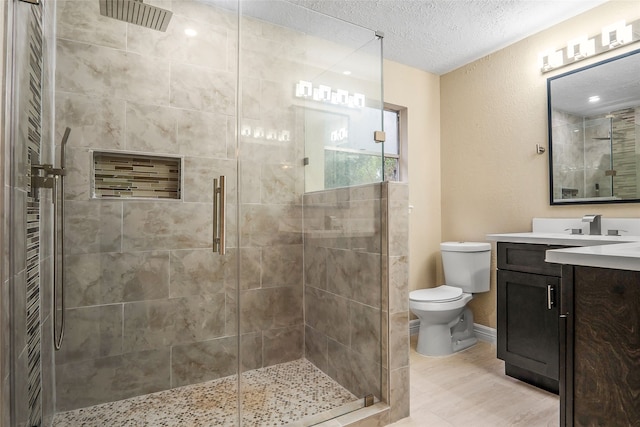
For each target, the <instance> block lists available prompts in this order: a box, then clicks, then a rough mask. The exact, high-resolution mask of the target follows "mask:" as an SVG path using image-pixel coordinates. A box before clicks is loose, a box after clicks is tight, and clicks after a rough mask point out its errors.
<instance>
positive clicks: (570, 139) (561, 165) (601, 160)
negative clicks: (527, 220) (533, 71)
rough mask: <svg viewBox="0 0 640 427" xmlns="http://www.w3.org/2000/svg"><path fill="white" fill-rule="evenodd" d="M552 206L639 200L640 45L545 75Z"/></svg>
mask: <svg viewBox="0 0 640 427" xmlns="http://www.w3.org/2000/svg"><path fill="white" fill-rule="evenodd" d="M547 99H548V112H549V124H548V125H549V175H550V179H549V181H550V199H551V204H552V205H561V204H575V203H582V204H589V203H629V202H632V203H638V202H640V49H639V50H635V51H632V52H629V53H627V54H624V55H620V56H617V57H615V58H612V59H608V60H605V61H601V62H598V63H595V64H593V65H590V66H587V67H583V68H580V69H577V70H575V71H570V72H568V73H564V74H561V75H558V76H555V77H551V78H549V79H548V80H547Z"/></svg>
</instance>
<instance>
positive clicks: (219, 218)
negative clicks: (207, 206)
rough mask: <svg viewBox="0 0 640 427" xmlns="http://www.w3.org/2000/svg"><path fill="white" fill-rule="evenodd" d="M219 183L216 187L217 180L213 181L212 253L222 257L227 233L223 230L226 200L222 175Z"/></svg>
mask: <svg viewBox="0 0 640 427" xmlns="http://www.w3.org/2000/svg"><path fill="white" fill-rule="evenodd" d="M219 182H220V185H218V178H214V179H213V252H218V253H219V254H220V255H224V254H226V253H227V244H226V240H227V233H226V230H225V228H226V227H225V211H226V207H227V199H226V192H225V176H224V175H220V181H219Z"/></svg>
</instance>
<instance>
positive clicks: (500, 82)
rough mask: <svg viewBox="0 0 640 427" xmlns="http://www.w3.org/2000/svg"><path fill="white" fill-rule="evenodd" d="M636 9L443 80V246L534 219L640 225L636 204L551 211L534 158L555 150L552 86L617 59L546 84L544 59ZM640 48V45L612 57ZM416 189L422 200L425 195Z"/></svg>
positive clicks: (479, 303) (590, 20)
mask: <svg viewBox="0 0 640 427" xmlns="http://www.w3.org/2000/svg"><path fill="white" fill-rule="evenodd" d="M638 4H639V3H638V1H637V0H635V1H612V2H608V3H605V4H603V5H602V6H599V7H597V8H595V9H593V10H591V11H588V12H586V13H584V14H582V15H579V16H577V17H575V18H573V19H571V20H568V21H565V22H564V23H561V24H558V25H556V26H554V27H552V28H550V29H548V30H545V31H543V32H540V33H538V34H536V35H534V36H532V37H529V38H527V39H525V40H523V41H521V42H519V43H516V44H514V45H511V46H509V47H507V48H505V49H503V50H500V51H498V52H496V53H494V54H492V55H489V56H487V57H485V58H482V59H480V60H478V61H476V62H473V63H471V64H469V65H467V66H464V67H462V68H459V69H457V70H455V71H452V72H450V73H448V74H446V75H443V76H442V77H441V81H440V85H441V93H440V96H441V100H442V102H441V111H440V114H441V131H442V142H441V153H442V165H441V167H442V239H443V240H477V241H483V240H485V235H486V234H488V233H496V232H500V233H506V232H517V231H527V230H530V229H531V218H532V217H580V216H582V215H584V214H587V213H599V214H602V215H604V216H605V217H638V216H640V205H638V204H626V205H624V204H618V205H592V206H588V205H582V206H550V205H549V201H548V199H549V189H548V185H549V184H548V175H549V168H548V163H547V156H546V155H537V154H536V152H535V145H536V144H542V145H544V146H546V145H547V104H546V102H547V95H546V80H547V77H550V76H552V75H557V74H560V73H563V72H566V71H569V70H570V69H572V68H578V67H581V66H584V65H587V64H588V63H592V62H595V61H599V60H602V59H605V58H606V57H607V56H612V54H604V55H600V56H598V57H596V58H595V59H591V60H585V61H582V62H580V63H579V64H578V65H577V66H572V67H565V68H562V69H560V70H556V71H555V72H553V73H549V74H545V75H542V74H541V73H540V71H539V65H538V53H539V52H542V51H545V50H547V49H549V48H560V47H562V46H563V44H565V43H566V42H567V40H570V39H572V38H575V37H577V36H580V35H581V34H588V35H589V36H593V35H595V34H597V33H598V32H599V31H601V28H602V27H603V26H605V25H608V24H611V23H613V22H616V21H618V20H621V19H626V20H627V21H628V22H629V21H633V20H635V19H638V18H640V7H638ZM634 48H635V49H637V48H640V44H636V45H635V46H631V47H625V48H621V49H618V50H616V51H615V53H614V54H615V55H617V54H620V53H622V52H624V51H629V50H633V49H634ZM411 184H412V185H413V187H412V188H413V189H414V190H416V186H418V187H419V186H420V185H419V184H418V183H416V182H415V181H412V182H411ZM434 200H435V199H434ZM434 243H435V242H434ZM412 248H413V247H412ZM412 261H413V260H412ZM493 267H494V269H495V246H494V254H493ZM492 276H493V277H492V284H491V292H489V293H487V294H482V295H479V296H477V297H476V299H475V300H474V301H473V302H472V303H471V304H472V305H471V307H472V309H473V311H474V313H475V321H476V323H481V324H483V325H487V326H490V327H495V326H496V294H495V290H496V286H495V270H494V273H493V274H492Z"/></svg>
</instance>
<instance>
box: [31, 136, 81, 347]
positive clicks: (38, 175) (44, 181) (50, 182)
mask: <svg viewBox="0 0 640 427" xmlns="http://www.w3.org/2000/svg"><path fill="white" fill-rule="evenodd" d="M70 133H71V129H70V128H66V129H65V131H64V135H63V136H62V142H61V145H60V167H59V168H54V167H53V165H49V164H43V165H31V187H32V188H51V200H52V202H53V346H54V348H55V349H56V351H57V350H60V348H61V347H62V340H63V338H64V308H65V305H64V175H65V170H64V168H65V148H66V144H67V140H68V139H69V134H70ZM42 172H43V173H44V174H42ZM58 197H59V198H60V201H59V202H58ZM60 217H61V218H60ZM58 228H59V229H60V236H62V239H60V241H58ZM58 248H59V250H58ZM59 264H60V269H58V265H59ZM58 278H59V279H60V280H58ZM58 288H60V313H61V314H60V331H59V332H58V330H57V328H56V325H57V324H58V307H57V303H58Z"/></svg>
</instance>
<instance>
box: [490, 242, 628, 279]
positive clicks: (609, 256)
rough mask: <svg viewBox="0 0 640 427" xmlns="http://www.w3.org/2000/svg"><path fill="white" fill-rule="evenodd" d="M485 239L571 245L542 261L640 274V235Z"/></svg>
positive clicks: (553, 252)
mask: <svg viewBox="0 0 640 427" xmlns="http://www.w3.org/2000/svg"><path fill="white" fill-rule="evenodd" d="M487 240H490V241H498V242H512V243H535V244H547V245H563V246H574V247H572V248H566V249H552V250H548V251H547V252H546V258H545V261H547V262H553V263H557V264H571V265H582V266H589V267H601V268H613V269H619V270H634V271H640V236H590V235H584V234H567V233H540V232H526V233H504V234H489V235H487Z"/></svg>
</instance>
